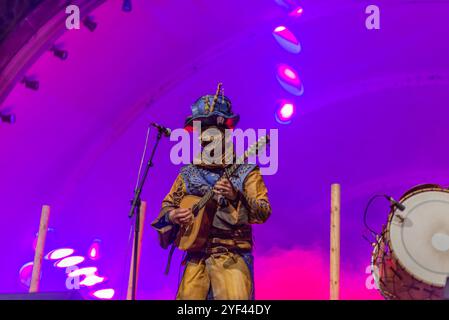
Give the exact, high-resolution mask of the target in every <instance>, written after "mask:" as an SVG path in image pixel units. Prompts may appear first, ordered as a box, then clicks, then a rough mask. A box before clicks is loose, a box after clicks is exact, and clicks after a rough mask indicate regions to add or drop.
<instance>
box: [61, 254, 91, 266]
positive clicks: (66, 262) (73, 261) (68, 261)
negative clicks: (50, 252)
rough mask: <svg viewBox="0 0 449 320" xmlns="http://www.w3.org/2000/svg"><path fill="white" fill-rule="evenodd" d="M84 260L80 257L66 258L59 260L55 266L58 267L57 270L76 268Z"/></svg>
mask: <svg viewBox="0 0 449 320" xmlns="http://www.w3.org/2000/svg"><path fill="white" fill-rule="evenodd" d="M85 259H86V258H84V257H82V256H72V257H67V258H64V259H62V260H59V261H58V262H56V263H55V266H56V267H58V268H67V267H73V266H76V265H77V264H80V263H81V262H83V261H84V260H85Z"/></svg>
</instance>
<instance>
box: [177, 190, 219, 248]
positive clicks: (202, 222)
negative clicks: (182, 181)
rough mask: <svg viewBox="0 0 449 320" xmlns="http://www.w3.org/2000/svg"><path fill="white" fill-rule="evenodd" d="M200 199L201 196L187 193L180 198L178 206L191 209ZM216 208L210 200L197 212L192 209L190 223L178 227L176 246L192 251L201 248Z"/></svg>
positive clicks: (203, 245) (204, 242) (204, 243)
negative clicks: (192, 216)
mask: <svg viewBox="0 0 449 320" xmlns="http://www.w3.org/2000/svg"><path fill="white" fill-rule="evenodd" d="M200 200H201V197H197V196H193V195H187V196H185V197H184V198H183V199H182V200H181V203H180V205H179V207H180V208H183V209H189V208H190V209H192V208H193V207H194V206H195V205H196V204H197V203H198V202H199V201H200ZM216 210H217V206H216V204H215V203H214V201H213V200H211V201H209V202H207V203H206V205H205V206H204V207H203V208H201V209H200V210H198V212H195V211H193V215H194V218H193V221H192V222H191V223H190V225H188V226H181V227H180V229H179V232H178V235H177V238H176V242H175V243H176V246H177V247H178V248H179V249H181V250H185V251H192V252H194V251H200V250H202V249H203V248H204V247H205V245H206V241H207V237H208V235H209V230H210V227H211V225H212V221H213V218H214V215H215V211H216Z"/></svg>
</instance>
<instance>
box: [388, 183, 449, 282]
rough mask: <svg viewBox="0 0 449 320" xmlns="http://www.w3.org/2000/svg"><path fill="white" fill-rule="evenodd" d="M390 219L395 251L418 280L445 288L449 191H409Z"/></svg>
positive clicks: (448, 254)
mask: <svg viewBox="0 0 449 320" xmlns="http://www.w3.org/2000/svg"><path fill="white" fill-rule="evenodd" d="M402 203H403V204H404V206H405V208H406V209H405V210H404V211H403V212H401V211H399V210H395V211H394V212H393V213H392V214H391V216H390V221H389V237H390V245H391V249H392V253H393V254H394V255H395V256H396V258H397V259H398V261H399V263H400V264H401V265H402V266H403V267H404V268H405V269H406V270H407V271H408V272H409V273H410V274H411V275H413V276H414V277H415V278H416V279H418V280H420V281H423V282H425V283H427V284H430V285H433V286H437V287H443V286H444V285H445V283H446V279H447V277H448V276H449V191H448V190H444V189H428V190H421V191H416V192H415V193H414V194H409V195H408V197H405V198H404V199H403V201H402Z"/></svg>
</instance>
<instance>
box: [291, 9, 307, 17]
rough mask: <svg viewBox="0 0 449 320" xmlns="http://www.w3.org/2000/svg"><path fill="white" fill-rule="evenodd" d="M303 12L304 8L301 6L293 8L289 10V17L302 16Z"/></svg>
mask: <svg viewBox="0 0 449 320" xmlns="http://www.w3.org/2000/svg"><path fill="white" fill-rule="evenodd" d="M303 13H304V9H303V8H302V7H298V8H296V9H295V10H293V11H292V12H290V14H289V15H290V16H291V17H300V16H302V14H303Z"/></svg>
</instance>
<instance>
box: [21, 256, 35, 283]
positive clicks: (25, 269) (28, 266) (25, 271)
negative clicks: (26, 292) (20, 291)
mask: <svg viewBox="0 0 449 320" xmlns="http://www.w3.org/2000/svg"><path fill="white" fill-rule="evenodd" d="M33 264H34V263H33V262H28V263H25V264H24V265H23V266H22V268H20V270H19V278H20V282H21V283H22V284H23V285H24V286H26V287H29V286H30V283H31V274H32V273H33Z"/></svg>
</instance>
